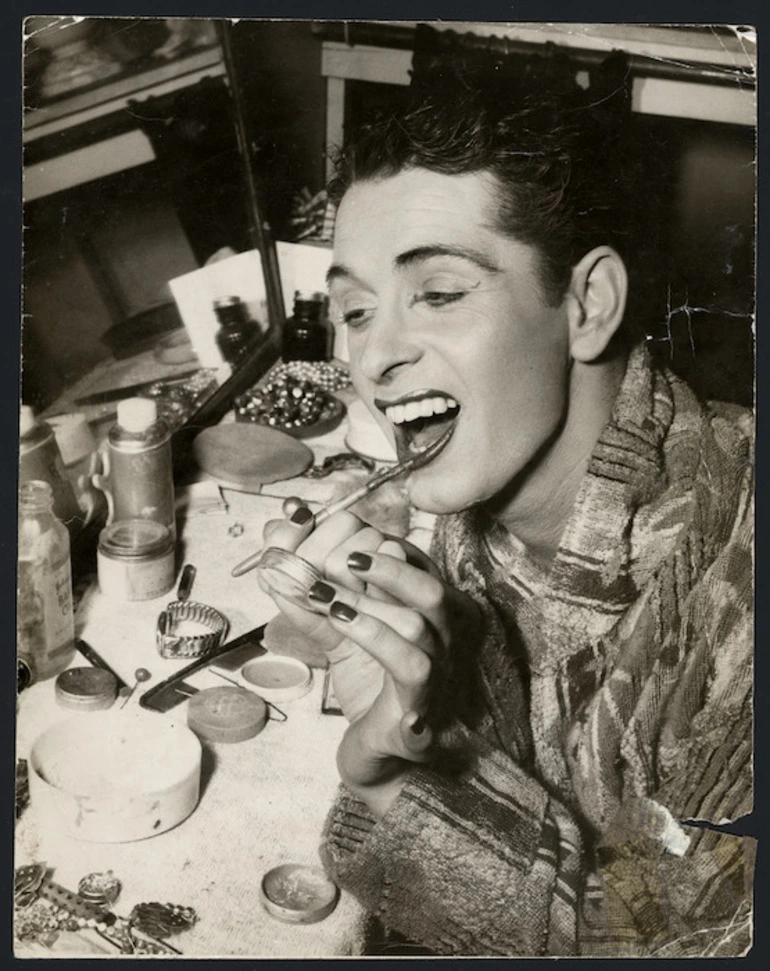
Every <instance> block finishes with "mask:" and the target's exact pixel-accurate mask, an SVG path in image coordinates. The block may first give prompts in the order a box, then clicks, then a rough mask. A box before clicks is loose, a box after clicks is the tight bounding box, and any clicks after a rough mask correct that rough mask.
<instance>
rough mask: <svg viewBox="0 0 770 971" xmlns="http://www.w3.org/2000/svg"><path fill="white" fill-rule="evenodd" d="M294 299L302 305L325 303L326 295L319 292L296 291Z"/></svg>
mask: <svg viewBox="0 0 770 971" xmlns="http://www.w3.org/2000/svg"><path fill="white" fill-rule="evenodd" d="M294 299H295V300H299V301H301V302H302V303H323V302H324V301H325V300H326V294H325V293H321V292H320V291H319V290H295V291H294Z"/></svg>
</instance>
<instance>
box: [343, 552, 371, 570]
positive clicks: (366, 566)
mask: <svg viewBox="0 0 770 971" xmlns="http://www.w3.org/2000/svg"><path fill="white" fill-rule="evenodd" d="M348 566H349V567H350V569H351V570H370V569H371V568H372V558H371V556H367V554H366V553H351V554H350V556H349V557H348Z"/></svg>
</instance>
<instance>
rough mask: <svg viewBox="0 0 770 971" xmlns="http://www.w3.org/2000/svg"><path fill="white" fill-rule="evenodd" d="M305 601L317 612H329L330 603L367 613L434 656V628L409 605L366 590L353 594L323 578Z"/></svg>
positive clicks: (351, 591) (314, 585)
mask: <svg viewBox="0 0 770 971" xmlns="http://www.w3.org/2000/svg"><path fill="white" fill-rule="evenodd" d="M308 600H309V601H310V603H311V604H312V605H313V607H314V608H316V609H317V610H318V611H319V612H321V613H325V614H329V612H330V610H331V606H332V604H333V603H339V604H345V605H346V606H347V607H349V608H351V609H352V610H353V611H354V612H356V613H359V614H368V615H369V616H370V617H374V618H376V619H377V620H378V621H381V622H382V623H383V624H386V625H387V626H388V627H391V628H392V629H393V630H394V631H395V632H396V633H397V634H398V635H399V636H400V637H401V638H402V639H403V640H404V641H407V642H409V643H410V644H413V645H414V646H415V647H418V648H419V649H420V650H422V651H425V653H426V654H428V655H429V656H430V657H434V656H435V655H436V653H437V652H436V644H435V639H434V636H433V631H432V630H431V628H430V627H429V625H428V623H427V621H426V620H425V618H424V617H423V616H422V615H421V614H420V613H419V612H418V611H416V610H412V608H411V607H405V606H404V605H403V604H396V603H390V602H388V601H384V600H380V599H377V598H375V597H372V596H371V595H370V594H369V592H368V591H367V592H366V593H356V592H354V591H353V590H350V589H348V588H347V587H335V586H333V585H332V584H331V583H327V582H326V581H325V580H324V581H321V582H319V583H314V584H313V586H312V587H311V588H310V590H309V591H308Z"/></svg>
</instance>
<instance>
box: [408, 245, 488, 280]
mask: <svg viewBox="0 0 770 971" xmlns="http://www.w3.org/2000/svg"><path fill="white" fill-rule="evenodd" d="M435 256H454V257H459V258H460V259H462V260H468V261H469V262H470V263H475V264H476V266H478V267H480V268H481V269H482V270H486V271H487V273H499V272H500V267H499V266H498V265H497V264H496V263H493V262H492V260H490V258H489V257H488V256H487V255H486V254H485V253H482V252H481V251H480V250H477V249H473V248H472V247H468V246H449V245H444V244H442V243H437V244H433V245H430V246H416V247H415V248H414V249H410V250H407V251H406V252H405V253H399V255H398V256H397V257H396V258H395V259H394V260H393V263H394V265H395V267H396V269H404V268H405V267H408V266H413V265H414V264H415V263H424V262H425V261H426V260H430V259H433V257H435Z"/></svg>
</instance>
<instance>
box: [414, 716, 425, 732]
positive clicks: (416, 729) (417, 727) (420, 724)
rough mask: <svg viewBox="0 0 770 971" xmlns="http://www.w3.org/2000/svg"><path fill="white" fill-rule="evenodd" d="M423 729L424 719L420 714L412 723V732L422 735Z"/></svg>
mask: <svg viewBox="0 0 770 971" xmlns="http://www.w3.org/2000/svg"><path fill="white" fill-rule="evenodd" d="M424 731H425V719H424V718H423V717H422V716H420V717H419V718H418V719H417V721H416V722H415V723H414V725H412V733H413V734H414V735H422V733H423V732H424Z"/></svg>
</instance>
